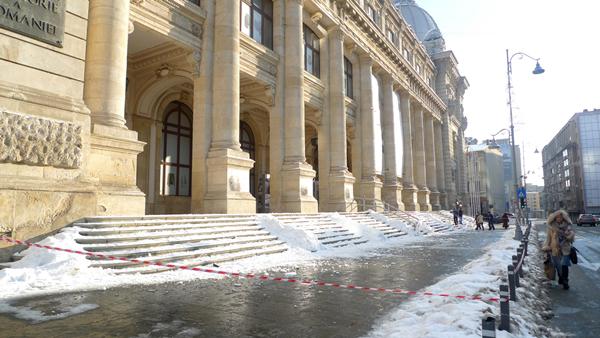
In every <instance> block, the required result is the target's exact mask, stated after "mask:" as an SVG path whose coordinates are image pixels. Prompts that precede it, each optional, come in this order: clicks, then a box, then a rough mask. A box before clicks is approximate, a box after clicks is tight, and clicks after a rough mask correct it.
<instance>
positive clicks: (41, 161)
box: [0, 111, 82, 168]
mask: <svg viewBox="0 0 600 338" xmlns="http://www.w3.org/2000/svg"><path fill="white" fill-rule="evenodd" d="M81 131H82V130H81V126H80V125H77V124H74V123H70V122H62V121H56V120H50V119H45V118H40V117H33V116H26V115H20V114H14V113H10V112H7V111H0V162H13V163H23V164H29V165H44V166H53V167H59V168H79V167H81V161H82V158H81V157H82V150H81V147H82V141H81Z"/></svg>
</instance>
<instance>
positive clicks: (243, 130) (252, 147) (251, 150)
mask: <svg viewBox="0 0 600 338" xmlns="http://www.w3.org/2000/svg"><path fill="white" fill-rule="evenodd" d="M240 144H241V146H242V150H243V151H245V152H247V153H248V154H249V155H250V159H252V160H256V143H254V134H253V133H252V129H251V128H250V126H249V125H248V124H247V123H246V122H243V121H240ZM255 181H256V172H255V170H254V168H252V169H250V193H251V194H252V196H254V197H256V182H255Z"/></svg>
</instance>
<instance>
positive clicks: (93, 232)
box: [79, 221, 258, 236]
mask: <svg viewBox="0 0 600 338" xmlns="http://www.w3.org/2000/svg"><path fill="white" fill-rule="evenodd" d="M245 225H248V226H258V223H257V222H254V221H251V222H227V223H205V224H190V223H182V224H176V225H175V224H169V225H151V226H150V225H149V226H142V227H133V226H132V227H125V228H121V227H116V228H100V229H89V230H81V231H79V234H80V235H81V236H107V235H119V234H128V233H135V232H144V231H148V232H152V231H166V230H187V229H208V228H228V227H234V226H245Z"/></svg>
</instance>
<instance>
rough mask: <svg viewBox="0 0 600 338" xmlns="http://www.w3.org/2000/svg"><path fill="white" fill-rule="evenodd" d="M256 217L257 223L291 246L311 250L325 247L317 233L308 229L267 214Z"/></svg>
mask: <svg viewBox="0 0 600 338" xmlns="http://www.w3.org/2000/svg"><path fill="white" fill-rule="evenodd" d="M257 219H258V222H259V225H261V226H262V227H264V228H265V229H266V230H267V231H269V232H270V233H271V234H272V235H275V236H277V237H278V238H279V239H280V240H282V241H284V242H286V243H287V244H288V245H289V246H290V247H292V248H299V249H304V250H307V251H311V252H314V251H318V250H322V249H325V247H324V246H323V245H322V244H321V242H319V239H318V238H317V235H315V234H313V233H312V232H310V231H307V230H304V229H300V228H297V227H294V226H292V225H289V224H285V223H283V222H280V221H279V220H278V219H277V218H275V216H273V215H269V214H263V215H258V216H257Z"/></svg>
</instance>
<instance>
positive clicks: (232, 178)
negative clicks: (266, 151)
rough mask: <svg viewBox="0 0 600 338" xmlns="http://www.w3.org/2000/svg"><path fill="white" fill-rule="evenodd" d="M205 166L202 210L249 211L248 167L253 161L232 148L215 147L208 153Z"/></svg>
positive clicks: (253, 204) (251, 199)
mask: <svg viewBox="0 0 600 338" xmlns="http://www.w3.org/2000/svg"><path fill="white" fill-rule="evenodd" d="M206 163H207V166H208V168H209V170H208V172H207V175H208V179H207V182H208V186H207V192H206V195H205V196H204V212H205V213H210V214H253V213H255V212H256V200H255V199H254V197H253V196H252V195H251V194H250V169H251V168H252V167H253V166H254V161H253V160H251V159H250V158H249V157H248V154H247V153H245V152H243V151H240V150H235V149H215V150H211V151H210V152H209V153H208V158H207V160H206Z"/></svg>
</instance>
